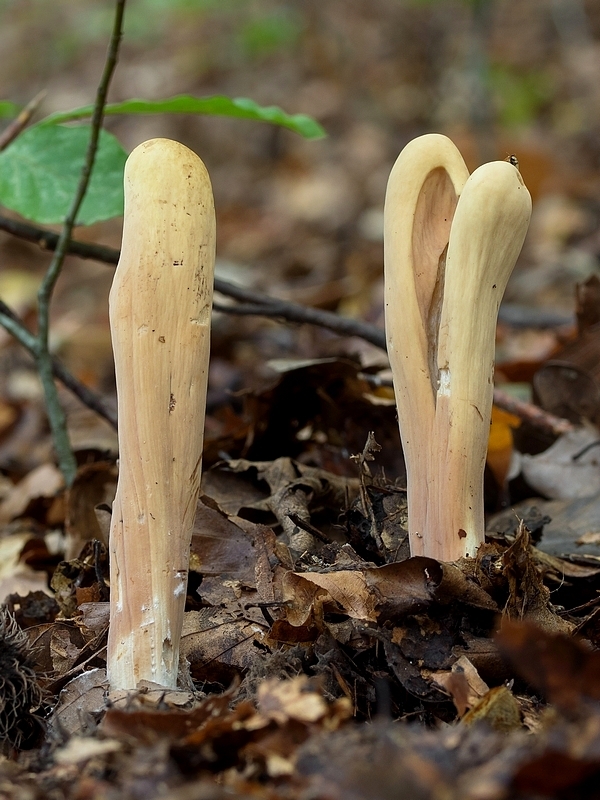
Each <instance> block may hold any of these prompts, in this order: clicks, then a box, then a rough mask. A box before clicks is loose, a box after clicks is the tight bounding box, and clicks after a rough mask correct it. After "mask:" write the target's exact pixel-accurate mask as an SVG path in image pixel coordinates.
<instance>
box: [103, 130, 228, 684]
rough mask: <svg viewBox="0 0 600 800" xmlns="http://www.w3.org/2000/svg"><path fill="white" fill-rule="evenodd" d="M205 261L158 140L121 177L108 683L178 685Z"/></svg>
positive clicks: (190, 180) (189, 208) (204, 213)
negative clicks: (115, 474)
mask: <svg viewBox="0 0 600 800" xmlns="http://www.w3.org/2000/svg"><path fill="white" fill-rule="evenodd" d="M214 259H215V215H214V204H213V196H212V189H211V185H210V179H209V176H208V173H207V171H206V168H205V166H204V164H203V163H202V161H201V160H200V159H199V158H198V156H196V155H195V154H194V153H193V152H191V151H190V150H188V148H186V147H184V146H183V145H181V144H179V143H178V142H174V141H171V140H168V139H152V140H150V141H148V142H144V143H143V144H141V145H140V146H139V147H137V148H136V149H135V150H134V151H133V152H132V153H131V155H130V156H129V159H128V161H127V165H126V167H125V217H124V226H123V243H122V249H121V257H120V260H119V264H118V266H117V269H116V272H115V277H114V281H113V285H112V289H111V292H110V325H111V332H112V339H113V350H114V357H115V367H116V381H117V394H118V413H119V479H118V486H117V494H116V498H115V501H114V504H113V513H112V523H111V531H110V584H111V600H110V629H109V637H108V656H107V667H108V679H109V683H110V686H111V688H112V689H135V688H136V686H137V685H138V683H139V681H142V680H145V681H152V682H154V683H158V684H160V685H162V686H166V687H175V686H176V685H177V674H178V661H179V642H180V638H181V629H182V623H183V611H184V605H185V597H186V587H187V577H188V563H189V550H190V538H191V529H192V524H193V520H194V514H195V511H196V503H197V499H198V492H199V487H200V472H201V460H202V442H203V431H204V416H205V406H206V388H207V373H208V359H209V337H210V314H211V304H212V287H213V271H214Z"/></svg>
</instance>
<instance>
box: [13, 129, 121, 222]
mask: <svg viewBox="0 0 600 800" xmlns="http://www.w3.org/2000/svg"><path fill="white" fill-rule="evenodd" d="M89 138H90V126H89V125H82V126H78V127H65V126H63V125H59V126H52V127H48V126H41V125H39V124H38V125H34V126H32V127H31V128H28V129H27V130H25V131H23V133H22V134H21V135H20V136H19V137H18V138H17V139H15V141H14V142H13V143H12V144H11V145H9V147H7V148H6V150H4V151H2V152H1V153H0V204H2V205H4V206H6V207H7V208H10V209H12V210H13V211H16V212H18V213H19V214H21V215H22V216H24V217H26V218H27V219H31V220H33V221H34V222H41V223H56V222H62V221H63V220H64V218H65V216H66V215H67V212H68V210H69V208H70V206H71V203H72V202H73V197H74V196H75V192H76V191H77V185H78V183H79V178H80V175H81V169H82V167H83V162H84V158H85V152H86V150H87V146H88V142H89ZM126 159H127V154H126V153H125V151H124V150H123V148H122V147H121V145H120V144H119V142H118V141H117V140H116V139H115V137H114V136H112V134H110V133H107V132H106V131H101V133H100V142H99V145H98V152H97V153H96V162H95V164H94V171H93V173H92V179H91V181H90V185H89V189H88V192H87V195H86V197H85V200H84V201H83V205H82V207H81V210H80V212H79V218H78V220H77V222H78V224H83V225H91V224H92V223H93V222H98V221H99V220H103V219H110V218H111V217H117V216H119V215H120V214H122V213H123V169H124V167H125V161H126Z"/></svg>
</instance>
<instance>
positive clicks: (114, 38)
mask: <svg viewBox="0 0 600 800" xmlns="http://www.w3.org/2000/svg"><path fill="white" fill-rule="evenodd" d="M124 11H125V0H117V2H116V6H115V17H114V23H113V30H112V34H111V38H110V44H109V47H108V52H107V55H106V61H105V64H104V70H103V72H102V77H101V79H100V83H99V85H98V90H97V92H96V101H95V103H94V113H93V116H92V122H91V127H90V140H89V143H88V147H87V152H86V154H85V159H84V163H83V167H82V170H81V177H80V178H79V184H78V186H77V191H76V193H75V197H74V198H73V202H72V203H71V208H70V209H69V212H68V214H67V217H66V219H65V223H64V225H63V229H62V232H61V234H60V236H59V237H58V241H57V243H56V249H55V251H54V257H53V258H52V261H51V263H50V266H49V267H48V271H47V272H46V275H45V276H44V279H43V281H42V284H41V286H40V288H39V291H38V344H37V352H36V362H37V368H38V372H39V374H40V378H41V381H42V385H43V387H44V394H45V398H46V410H47V413H48V418H49V421H50V427H51V430H52V437H53V440H54V447H55V449H56V454H57V457H58V463H59V466H60V469H61V472H62V473H63V475H64V478H65V482H66V484H67V486H70V485H71V484H72V483H73V480H74V478H75V474H76V472H77V462H76V460H75V456H74V454H73V450H72V448H71V443H70V441H69V436H68V432H67V422H66V417H65V413H64V411H63V409H62V407H61V405H60V402H59V399H58V391H57V389H56V384H55V383H54V375H53V368H52V357H51V355H50V351H49V347H48V332H49V326H50V300H51V297H52V292H53V290H54V287H55V285H56V281H57V280H58V276H59V275H60V273H61V270H62V265H63V262H64V259H65V256H66V254H67V252H68V249H69V242H70V240H71V234H72V232H73V228H74V227H75V221H76V219H77V215H78V213H79V209H80V208H81V204H82V202H83V199H84V197H85V194H86V192H87V188H88V185H89V182H90V177H91V174H92V169H93V167H94V161H95V159H96V151H97V149H98V142H99V139H100V130H101V128H102V119H103V116H104V106H105V105H106V95H107V93H108V87H109V85H110V81H111V78H112V75H113V72H114V70H115V67H116V64H117V57H118V53H119V45H120V43H121V37H122V33H123V14H124Z"/></svg>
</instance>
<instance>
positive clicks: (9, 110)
mask: <svg viewBox="0 0 600 800" xmlns="http://www.w3.org/2000/svg"><path fill="white" fill-rule="evenodd" d="M20 110H21V108H20V106H17V105H15V103H11V102H10V100H0V117H3V118H6V117H9V118H10V117H16V116H17V114H18V113H19V111H20Z"/></svg>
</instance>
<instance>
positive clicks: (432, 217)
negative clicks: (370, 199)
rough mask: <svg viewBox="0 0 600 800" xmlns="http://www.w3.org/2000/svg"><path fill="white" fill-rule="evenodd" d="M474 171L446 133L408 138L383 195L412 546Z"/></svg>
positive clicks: (389, 317) (388, 305)
mask: <svg viewBox="0 0 600 800" xmlns="http://www.w3.org/2000/svg"><path fill="white" fill-rule="evenodd" d="M468 177H469V171H468V169H467V167H466V165H465V162H464V161H463V158H462V156H461V154H460V153H459V151H458V149H457V148H456V146H455V145H454V143H453V142H452V141H451V140H450V139H448V138H447V137H446V136H441V135H440V134H427V135H426V136H421V137H419V138H418V139H413V141H411V142H409V143H408V144H407V145H406V147H405V148H404V150H402V152H401V153H400V155H399V156H398V159H397V161H396V163H395V164H394V167H393V169H392V172H391V174H390V178H389V181H388V186H387V193H386V198H385V233H384V247H385V327H386V335H387V349H388V356H389V359H390V364H391V367H392V372H393V376H394V390H395V394H396V404H397V407H398V418H399V423H400V436H401V439H402V447H403V451H404V457H405V461H406V470H407V488H408V510H409V536H410V546H411V552H412V553H413V554H415V555H416V554H422V552H423V541H424V540H423V535H424V533H425V529H426V527H427V514H428V509H429V486H428V481H427V474H428V470H429V460H430V459H429V454H428V452H427V448H428V446H429V443H430V441H431V437H432V431H433V426H434V422H435V392H436V390H437V386H435V385H432V377H431V373H432V369H433V367H434V365H435V366H437V355H436V347H437V328H438V324H439V315H440V309H441V300H442V294H441V293H442V291H443V275H444V267H445V260H446V248H447V245H448V239H449V236H450V226H451V224H452V218H453V216H454V210H455V208H456V204H457V202H458V198H459V196H460V193H461V191H462V189H463V186H464V184H465V183H466V181H467V178H468Z"/></svg>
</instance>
